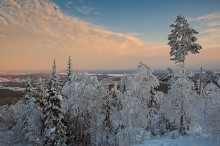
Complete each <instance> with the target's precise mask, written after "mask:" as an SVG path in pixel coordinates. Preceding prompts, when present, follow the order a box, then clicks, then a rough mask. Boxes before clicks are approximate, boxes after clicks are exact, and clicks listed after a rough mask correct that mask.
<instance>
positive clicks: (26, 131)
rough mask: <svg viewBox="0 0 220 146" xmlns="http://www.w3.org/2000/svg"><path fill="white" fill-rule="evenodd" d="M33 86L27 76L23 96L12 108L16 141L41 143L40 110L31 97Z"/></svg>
mask: <svg viewBox="0 0 220 146" xmlns="http://www.w3.org/2000/svg"><path fill="white" fill-rule="evenodd" d="M33 96H34V93H33V88H32V85H31V83H30V79H29V78H28V82H27V85H26V89H25V97H24V98H23V99H22V100H21V101H19V102H17V103H16V104H15V106H13V109H14V116H13V117H14V119H15V121H16V125H15V126H14V127H13V131H14V133H15V135H16V138H17V139H18V141H20V142H23V143H26V144H31V143H32V144H35V145H39V144H42V143H41V142H42V141H41V136H40V131H39V126H40V110H39V109H38V108H37V106H36V104H35V98H34V97H33Z"/></svg>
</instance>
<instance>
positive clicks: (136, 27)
mask: <svg viewBox="0 0 220 146" xmlns="http://www.w3.org/2000/svg"><path fill="white" fill-rule="evenodd" d="M219 6H220V1H219V0H184V1H183V0H182V1H180V0H166V1H165V0H0V51H1V53H0V70H1V71H10V70H49V69H50V68H51V65H52V62H53V60H54V59H56V62H57V67H58V69H65V68H66V66H67V59H68V56H71V58H72V60H73V61H72V63H73V68H74V69H75V70H111V69H134V68H136V66H137V64H138V63H139V61H142V62H143V63H145V64H147V65H148V66H149V67H151V68H152V69H166V68H168V67H173V66H174V62H173V61H170V55H169V51H170V47H169V46H168V45H167V43H168V40H167V37H168V35H169V34H170V33H171V28H170V27H169V26H170V25H171V24H172V23H174V21H175V19H176V17H177V16H178V15H182V16H185V17H186V19H187V20H188V22H189V24H190V26H192V27H193V28H194V29H195V30H197V31H198V32H199V34H198V35H196V37H197V39H198V41H197V42H198V43H199V44H200V45H201V46H202V48H203V49H202V50H201V52H200V53H199V54H195V55H188V56H187V58H186V67H187V68H189V69H198V68H200V67H201V66H203V67H204V68H206V69H219V68H220V65H219V63H220V57H219V56H220V7H219Z"/></svg>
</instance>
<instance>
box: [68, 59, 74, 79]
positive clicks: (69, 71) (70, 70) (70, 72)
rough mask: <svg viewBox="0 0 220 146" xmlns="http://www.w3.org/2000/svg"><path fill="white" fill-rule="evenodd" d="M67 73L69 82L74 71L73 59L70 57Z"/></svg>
mask: <svg viewBox="0 0 220 146" xmlns="http://www.w3.org/2000/svg"><path fill="white" fill-rule="evenodd" d="M66 72H67V79H66V80H67V81H70V80H71V75H72V73H73V69H72V59H71V57H70V56H69V58H68V63H67V69H66Z"/></svg>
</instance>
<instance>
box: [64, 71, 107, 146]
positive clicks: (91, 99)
mask: <svg viewBox="0 0 220 146" xmlns="http://www.w3.org/2000/svg"><path fill="white" fill-rule="evenodd" d="M99 86H100V83H99V81H98V79H97V77H96V76H90V75H89V74H88V73H86V72H84V73H73V74H72V76H71V81H70V82H69V83H68V84H65V85H64V87H63V89H62V94H63V95H64V96H66V97H67V98H65V100H64V102H63V107H64V109H65V111H66V115H65V118H66V119H68V120H66V122H67V136H68V145H71V143H72V144H74V145H89V144H91V143H95V141H96V140H95V138H96V135H98V133H97V129H98V128H99V127H98V126H97V125H98V124H97V123H98V122H101V120H100V119H99V117H100V111H101V105H102V102H101V100H102V98H101V96H100V95H101V93H103V92H102V91H101V90H99V88H100V87H99ZM100 89H101V88H100ZM102 95H103V94H102ZM98 119H99V120H98ZM96 120H97V121H96ZM91 136H93V138H91ZM92 140H93V142H91V141H92Z"/></svg>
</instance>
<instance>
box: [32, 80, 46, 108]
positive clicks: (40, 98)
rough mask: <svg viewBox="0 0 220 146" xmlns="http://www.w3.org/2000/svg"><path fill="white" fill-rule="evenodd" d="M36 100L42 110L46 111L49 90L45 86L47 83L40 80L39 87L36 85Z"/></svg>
mask: <svg viewBox="0 0 220 146" xmlns="http://www.w3.org/2000/svg"><path fill="white" fill-rule="evenodd" d="M35 92H36V93H35V98H36V101H35V102H36V104H37V105H38V106H39V107H40V108H41V109H45V106H46V98H47V88H46V85H45V82H44V81H43V80H42V79H41V78H39V80H38V82H37V85H36V91H35Z"/></svg>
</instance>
